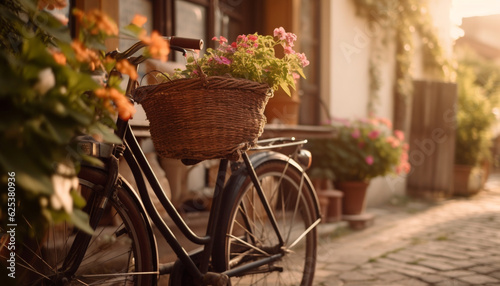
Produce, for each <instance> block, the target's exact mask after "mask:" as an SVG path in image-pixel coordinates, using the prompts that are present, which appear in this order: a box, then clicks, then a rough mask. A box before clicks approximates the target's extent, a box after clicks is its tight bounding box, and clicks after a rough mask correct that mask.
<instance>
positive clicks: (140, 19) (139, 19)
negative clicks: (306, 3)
mask: <svg viewBox="0 0 500 286" xmlns="http://www.w3.org/2000/svg"><path fill="white" fill-rule="evenodd" d="M147 21H148V18H147V17H145V16H142V15H139V14H136V15H135V16H134V19H132V24H134V25H136V26H138V27H142V25H144V24H146V22H147Z"/></svg>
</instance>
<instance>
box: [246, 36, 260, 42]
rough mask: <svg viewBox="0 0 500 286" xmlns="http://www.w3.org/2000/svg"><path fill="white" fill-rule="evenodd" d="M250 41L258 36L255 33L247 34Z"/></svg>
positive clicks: (255, 39)
mask: <svg viewBox="0 0 500 286" xmlns="http://www.w3.org/2000/svg"><path fill="white" fill-rule="evenodd" d="M248 39H249V40H250V41H257V39H258V37H257V36H256V35H248Z"/></svg>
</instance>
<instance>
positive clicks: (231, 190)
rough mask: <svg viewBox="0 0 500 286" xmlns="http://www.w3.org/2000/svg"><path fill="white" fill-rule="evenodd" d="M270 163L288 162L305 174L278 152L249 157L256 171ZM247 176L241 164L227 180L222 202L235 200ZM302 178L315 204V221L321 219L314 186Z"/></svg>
mask: <svg viewBox="0 0 500 286" xmlns="http://www.w3.org/2000/svg"><path fill="white" fill-rule="evenodd" d="M270 161H283V162H288V163H289V166H290V167H292V168H295V169H297V170H298V171H299V172H301V173H302V172H305V171H304V169H303V168H302V167H301V166H300V165H299V164H298V163H297V162H296V161H294V160H293V159H291V158H290V157H288V156H286V155H284V154H282V153H279V152H275V151H265V152H258V153H254V154H251V155H250V162H251V163H252V165H253V167H254V169H256V168H257V167H258V166H260V165H261V164H263V163H266V162H270ZM247 176H248V173H247V167H246V166H245V164H241V166H239V168H238V169H237V170H236V171H235V172H233V173H232V175H231V177H230V178H229V181H228V182H227V184H226V186H225V187H224V192H223V202H227V203H231V202H233V201H234V200H235V197H236V196H237V195H238V194H237V192H238V190H239V186H240V185H241V184H242V183H243V181H245V179H246V177H247ZM304 178H305V181H304V183H305V184H307V185H308V186H309V188H308V189H309V190H310V195H311V197H312V198H313V200H314V202H315V204H314V208H315V214H316V219H319V218H321V212H320V209H319V203H318V196H317V195H316V191H315V190H314V186H313V184H312V182H311V180H310V179H309V177H308V176H305V177H304Z"/></svg>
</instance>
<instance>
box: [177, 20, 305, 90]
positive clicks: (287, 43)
mask: <svg viewBox="0 0 500 286" xmlns="http://www.w3.org/2000/svg"><path fill="white" fill-rule="evenodd" d="M212 40H215V41H217V42H218V43H219V46H218V47H217V49H215V50H214V49H207V52H206V53H205V55H204V56H203V57H201V58H199V59H195V58H194V57H189V58H188V59H187V65H186V69H185V70H177V72H176V73H175V75H174V76H173V77H174V78H196V77H200V76H201V75H200V72H202V73H203V74H204V75H206V76H231V77H235V78H243V79H248V80H252V81H255V82H259V83H265V84H268V85H269V87H270V88H272V90H273V91H276V90H278V89H279V88H282V89H283V90H284V91H285V92H286V93H287V94H288V95H290V88H289V87H292V88H293V89H295V80H297V79H298V78H299V77H300V76H302V77H304V78H305V75H304V73H303V71H302V68H303V67H306V66H307V65H309V61H308V60H307V57H306V56H305V54H303V53H297V52H295V51H294V49H293V48H294V45H295V44H294V43H295V41H296V40H297V36H296V35H295V34H293V33H287V32H286V31H285V29H283V28H282V27H280V28H276V29H275V30H274V37H273V36H263V35H258V34H257V33H256V34H249V35H239V36H238V37H237V39H236V41H235V42H232V43H231V44H229V42H228V40H227V39H226V38H224V37H222V36H221V37H218V38H217V37H214V38H213V39H212ZM276 47H281V51H280V50H279V49H275V48H276ZM277 52H278V53H282V54H283V56H282V57H279V56H277Z"/></svg>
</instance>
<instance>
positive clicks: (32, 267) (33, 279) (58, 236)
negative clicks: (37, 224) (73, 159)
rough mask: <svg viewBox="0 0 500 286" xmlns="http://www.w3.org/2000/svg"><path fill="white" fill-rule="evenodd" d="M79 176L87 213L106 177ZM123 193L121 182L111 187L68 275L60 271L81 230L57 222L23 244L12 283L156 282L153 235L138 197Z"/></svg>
mask: <svg viewBox="0 0 500 286" xmlns="http://www.w3.org/2000/svg"><path fill="white" fill-rule="evenodd" d="M79 177H80V187H81V192H82V194H83V195H84V196H86V198H87V206H86V207H85V208H84V211H86V212H88V213H92V211H91V210H92V209H94V208H96V207H97V205H98V204H99V202H100V200H99V199H96V198H97V197H98V195H99V194H100V193H99V190H102V186H103V185H104V184H105V182H106V175H105V173H104V172H101V171H98V170H97V169H92V168H83V169H82V170H81V172H80V175H79ZM125 187H128V186H125ZM129 191H131V190H130V189H129V190H128V191H127V190H125V189H124V186H118V187H117V189H116V190H115V192H114V194H113V195H112V197H111V198H110V200H109V203H108V207H107V208H106V210H105V216H104V217H103V218H102V219H101V221H100V222H99V224H98V227H97V228H96V229H95V231H94V233H93V234H92V237H91V238H90V242H89V244H88V245H85V246H83V248H84V251H85V254H84V257H83V260H82V261H81V263H79V264H78V265H76V266H75V267H77V270H76V272H75V273H74V274H73V275H67V274H63V273H62V271H61V269H62V265H63V261H64V260H65V259H66V257H68V256H69V254H68V253H69V252H70V251H69V250H70V248H71V245H72V244H73V242H74V241H75V240H76V237H77V235H81V236H82V234H81V231H79V230H77V229H75V228H74V227H73V226H71V225H69V224H67V223H65V222H63V223H61V224H57V225H55V226H51V227H50V228H49V230H48V231H47V234H46V235H45V236H44V238H43V239H42V240H39V241H31V242H29V243H27V242H26V243H23V247H22V248H23V249H22V254H21V256H20V257H21V260H20V261H19V262H18V269H20V270H21V272H23V273H21V275H19V276H18V277H19V279H18V281H16V282H17V283H18V285H117V284H119V285H154V284H156V280H157V273H158V272H157V263H155V261H157V255H156V252H155V251H153V245H151V244H152V243H154V238H152V232H151V230H150V229H149V230H148V227H147V225H146V223H145V220H146V219H147V218H146V217H145V216H144V215H143V214H142V212H141V211H140V209H139V207H138V205H137V203H138V201H137V200H136V199H134V197H133V196H132V195H131V194H130V193H129ZM84 236H85V235H83V236H82V237H84ZM77 249H78V248H77ZM74 250H75V249H73V250H72V251H74ZM78 251H79V250H76V251H74V252H78ZM70 260H71V259H70ZM76 260H77V261H78V259H76ZM71 266H72V265H69V267H71ZM66 269H68V267H66Z"/></svg>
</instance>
